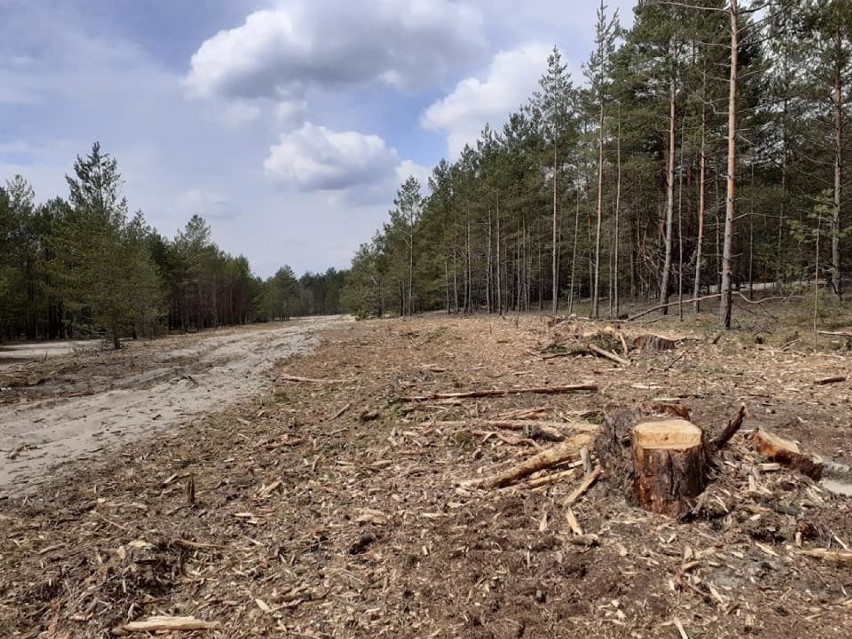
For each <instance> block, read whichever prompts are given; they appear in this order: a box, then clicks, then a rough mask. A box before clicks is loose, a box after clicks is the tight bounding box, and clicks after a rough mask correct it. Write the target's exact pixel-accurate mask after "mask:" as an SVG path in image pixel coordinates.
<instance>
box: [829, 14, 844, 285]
mask: <svg viewBox="0 0 852 639" xmlns="http://www.w3.org/2000/svg"><path fill="white" fill-rule="evenodd" d="M842 37H843V36H842V34H841V33H840V31H838V32H837V34H836V36H835V38H836V40H837V48H838V49H842V44H841V41H842ZM839 65H840V63H839V62H838V67H839ZM842 100H843V73H842V69H840V68H838V69H837V72H836V73H835V79H834V211H833V216H832V219H831V285H832V286H833V287H834V292H835V294H836V295H837V298H838V299H842V298H843V289H842V287H841V280H840V277H841V276H840V207H841V203H842V199H841V198H842V190H843V106H844V105H843V101H842Z"/></svg>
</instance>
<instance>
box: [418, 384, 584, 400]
mask: <svg viewBox="0 0 852 639" xmlns="http://www.w3.org/2000/svg"><path fill="white" fill-rule="evenodd" d="M582 391H588V392H592V393H596V392H597V391H598V386H597V384H573V385H571V386H538V387H534V388H503V389H491V390H478V391H464V392H459V393H431V394H430V395H414V396H412V397H402V398H401V399H402V401H404V402H428V401H431V400H433V399H471V398H477V397H505V396H506V395H521V394H527V393H529V394H537V395H559V394H562V393H577V392H582Z"/></svg>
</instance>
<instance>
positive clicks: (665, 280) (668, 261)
mask: <svg viewBox="0 0 852 639" xmlns="http://www.w3.org/2000/svg"><path fill="white" fill-rule="evenodd" d="M670 55H671V57H672V59H674V55H675V43H674V39H672V42H671V47H670ZM676 95H677V94H676V85H675V78H674V74H672V78H671V82H670V84H669V153H668V163H667V166H666V212H665V216H666V222H665V224H666V227H665V245H666V257H665V261H664V262H663V274H662V277H660V304H668V302H669V277H670V275H671V269H672V220H673V218H674V164H675V115H676V114H675V98H676ZM662 313H663V315H666V314H667V313H668V306H663V309H662Z"/></svg>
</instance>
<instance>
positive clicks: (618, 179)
mask: <svg viewBox="0 0 852 639" xmlns="http://www.w3.org/2000/svg"><path fill="white" fill-rule="evenodd" d="M616 142H617V146H616V151H615V163H616V180H615V230H614V231H613V235H614V236H615V241H614V242H613V247H612V250H613V253H614V255H613V267H612V297H613V300H612V303H611V304H610V306H612V305H613V304H614V306H615V312H614V313H610V315H613V316H614V317H618V316H619V314H620V309H619V304H620V299H619V295H618V244H619V241H618V240H619V221H620V208H621V107H619V109H618V135H617V140H616Z"/></svg>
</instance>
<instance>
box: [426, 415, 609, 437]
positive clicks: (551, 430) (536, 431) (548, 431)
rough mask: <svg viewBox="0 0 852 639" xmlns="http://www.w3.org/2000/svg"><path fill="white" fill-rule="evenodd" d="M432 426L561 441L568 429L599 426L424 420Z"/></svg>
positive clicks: (591, 430)
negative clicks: (517, 433)
mask: <svg viewBox="0 0 852 639" xmlns="http://www.w3.org/2000/svg"><path fill="white" fill-rule="evenodd" d="M424 423H426V424H428V425H430V426H436V427H438V428H465V427H473V428H502V429H504V430H512V431H521V432H524V433H527V435H528V436H529V437H533V438H535V437H536V436H538V437H539V438H540V439H549V440H550V441H554V442H561V441H563V440H564V439H565V438H566V437H567V434H566V433H565V431H566V430H569V431H574V432H581V433H594V432H597V430H598V426H597V425H596V424H592V423H589V422H576V423H570V422H554V421H540V420H533V419H473V420H467V421H438V422H424Z"/></svg>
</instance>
